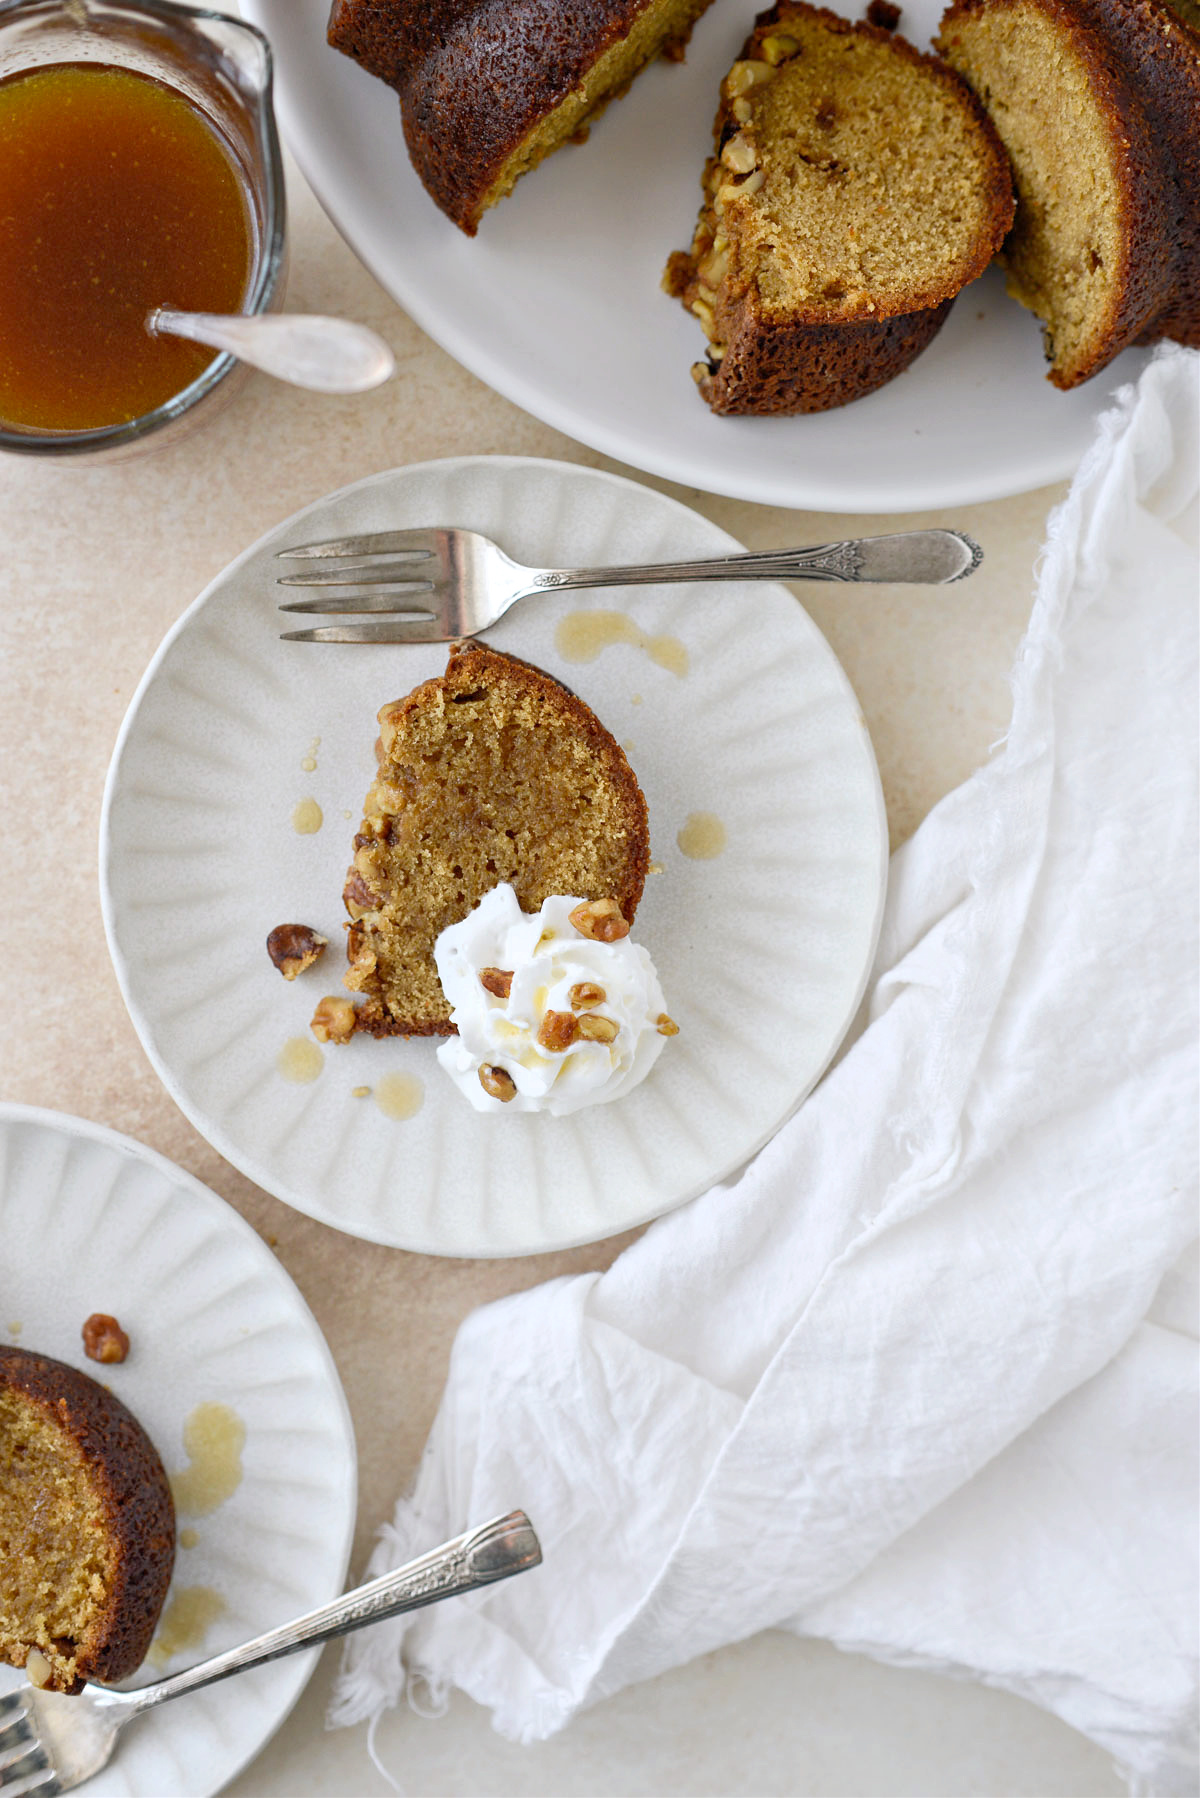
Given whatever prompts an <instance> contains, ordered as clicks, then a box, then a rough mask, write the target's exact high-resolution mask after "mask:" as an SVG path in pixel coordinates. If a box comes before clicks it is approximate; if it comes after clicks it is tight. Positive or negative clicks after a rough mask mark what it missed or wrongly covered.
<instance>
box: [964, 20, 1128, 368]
mask: <svg viewBox="0 0 1200 1798" xmlns="http://www.w3.org/2000/svg"><path fill="white" fill-rule="evenodd" d="M952 30H953V36H954V39H955V42H954V44H953V46H952V48H951V50H950V54H951V59H952V61H953V62H954V63H955V64H956V66H962V67H964V68H965V69H967V70H968V71H970V75H971V79H972V82H973V84H974V85H975V86H976V87H977V91H978V92H979V97H980V99H981V100H982V101H983V103H984V105H985V106H986V107H987V110H988V112H989V114H990V116H991V118H992V122H993V123H994V124H995V126H996V129H997V131H998V132H999V133H1000V137H1001V139H1002V140H1003V143H1004V146H1005V148H1006V149H1007V151H1008V153H1009V156H1010V158H1011V160H1012V165H1013V171H1014V179H1015V182H1016V188H1017V216H1016V221H1015V223H1014V226H1013V229H1012V231H1011V233H1010V234H1009V237H1008V240H1007V242H1006V243H1005V246H1004V263H1005V267H1006V269H1007V271H1008V285H1009V290H1010V292H1011V293H1012V294H1013V297H1014V298H1015V299H1018V300H1019V301H1020V302H1021V304H1022V305H1024V306H1027V307H1028V308H1029V310H1030V311H1031V312H1035V313H1036V314H1037V316H1038V317H1039V318H1041V319H1043V320H1045V321H1047V324H1048V340H1047V353H1048V354H1050V355H1052V356H1053V358H1054V361H1055V363H1056V365H1057V367H1058V368H1059V370H1060V371H1062V372H1063V373H1064V374H1065V375H1066V376H1067V377H1068V378H1069V377H1070V375H1071V374H1072V372H1073V371H1074V369H1075V368H1076V367H1077V366H1079V365H1080V364H1082V363H1083V362H1084V360H1085V359H1086V358H1087V357H1088V355H1089V351H1090V348H1091V340H1092V337H1093V335H1094V334H1095V333H1096V331H1097V329H1098V327H1099V328H1106V327H1107V325H1108V322H1109V321H1110V320H1112V319H1113V318H1115V316H1116V314H1117V311H1118V308H1119V306H1120V298H1121V290H1122V284H1123V281H1124V279H1125V276H1126V270H1125V254H1124V243H1125V231H1124V219H1125V213H1126V200H1125V195H1124V192H1123V185H1122V169H1121V163H1120V160H1119V157H1118V150H1119V141H1118V140H1117V139H1116V138H1115V137H1114V134H1113V132H1112V130H1111V127H1110V125H1109V122H1108V119H1107V117H1106V115H1105V113H1104V112H1103V111H1102V110H1101V108H1100V107H1099V106H1098V105H1097V103H1096V98H1095V77H1094V74H1093V71H1092V70H1091V69H1090V68H1089V66H1088V64H1087V62H1086V61H1085V59H1084V57H1083V56H1082V55H1081V54H1080V51H1079V48H1078V43H1077V40H1076V39H1074V38H1072V37H1070V36H1068V35H1067V34H1065V33H1064V32H1063V31H1062V30H1061V29H1060V28H1059V26H1058V22H1057V20H1056V19H1055V17H1054V16H1053V15H1052V14H1049V13H1046V12H1043V11H1041V10H1040V9H1039V8H1037V7H1033V6H1029V7H1025V6H1004V7H996V8H994V9H986V10H981V11H979V12H977V13H975V14H973V15H972V16H970V17H965V18H960V19H958V20H956V22H955V24H954V26H953V28H952Z"/></svg>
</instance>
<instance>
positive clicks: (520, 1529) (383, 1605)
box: [93, 1511, 542, 1719]
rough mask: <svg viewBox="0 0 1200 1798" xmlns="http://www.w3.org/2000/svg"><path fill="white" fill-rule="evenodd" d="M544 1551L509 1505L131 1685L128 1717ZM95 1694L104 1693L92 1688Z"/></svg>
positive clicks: (486, 1582)
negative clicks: (298, 1613)
mask: <svg viewBox="0 0 1200 1798" xmlns="http://www.w3.org/2000/svg"><path fill="white" fill-rule="evenodd" d="M541 1558H542V1550H541V1546H540V1544H539V1542H538V1539H537V1537H536V1535H535V1534H534V1532H533V1526H532V1524H531V1523H530V1521H529V1519H528V1517H526V1515H525V1513H524V1511H510V1512H509V1513H508V1515H507V1516H506V1517H495V1518H493V1519H492V1521H491V1522H490V1523H484V1524H481V1525H480V1526H479V1528H478V1529H474V1530H468V1531H467V1533H466V1535H463V1536H456V1537H455V1538H454V1540H453V1541H452V1542H443V1543H442V1545H441V1547H440V1548H434V1549H431V1550H430V1552H429V1553H428V1554H424V1555H420V1556H418V1558H417V1559H416V1560H415V1561H408V1562H407V1563H406V1564H405V1565H404V1566H403V1567H397V1568H395V1569H394V1570H393V1571H392V1572H391V1573H385V1574H383V1575H381V1577H380V1578H379V1579H375V1580H371V1581H370V1582H369V1583H368V1584H367V1585H365V1586H359V1587H358V1588H357V1589H356V1590H355V1591H353V1592H347V1593H345V1594H344V1595H343V1596H342V1597H341V1598H335V1599H334V1600H333V1602H332V1603H331V1604H327V1605H322V1606H321V1608H320V1609H319V1610H316V1611H310V1612H309V1613H308V1615H307V1616H305V1617H298V1618H297V1619H296V1620H295V1622H294V1623H285V1624H283V1625H281V1626H280V1628H278V1629H272V1630H268V1631H267V1633H266V1635H264V1636H256V1637H255V1638H254V1640H253V1641H252V1642H243V1643H242V1644H241V1646H240V1647H238V1648H230V1649H227V1650H226V1651H225V1653H224V1654H217V1655H213V1657H212V1659H211V1660H207V1661H201V1662H199V1663H198V1665H197V1666H195V1667H188V1668H185V1670H184V1671H183V1672H182V1673H176V1674H175V1675H174V1676H173V1677H172V1678H170V1679H163V1680H159V1681H158V1683H157V1684H156V1685H152V1686H142V1687H140V1688H139V1689H137V1690H135V1691H132V1692H121V1693H114V1694H113V1697H114V1699H116V1700H118V1701H119V1708H120V1710H121V1711H122V1713H123V1714H124V1718H126V1719H127V1718H128V1717H130V1716H136V1715H137V1713H138V1712H139V1711H145V1710H149V1709H150V1708H151V1706H152V1705H156V1704H165V1703H166V1702H167V1700H168V1699H169V1698H178V1697H180V1696H181V1695H182V1694H183V1693H184V1692H194V1691H196V1690H197V1688H198V1687H200V1686H210V1685H212V1684H213V1682H214V1681H215V1680H218V1679H227V1678H228V1676H229V1675H230V1674H231V1673H240V1672H241V1671H242V1670H243V1668H246V1667H258V1666H261V1665H262V1663H263V1662H264V1661H276V1660H278V1659H279V1658H280V1656H282V1655H285V1654H295V1653H296V1652H297V1651H298V1650H299V1649H301V1648H308V1647H310V1646H312V1644H313V1643H316V1642H328V1641H330V1640H331V1639H332V1637H334V1636H345V1635H348V1634H349V1633H350V1631H351V1630H355V1629H361V1628H362V1627H363V1625H364V1624H367V1623H377V1622H379V1621H380V1620H381V1619H383V1618H384V1617H395V1616H398V1615H399V1613H400V1612H402V1611H415V1610H417V1609H419V1608H420V1607H421V1606H422V1605H427V1604H436V1603H437V1601H438V1600H439V1599H441V1598H453V1597H454V1596H455V1594H456V1593H459V1592H473V1591H474V1590H475V1589H476V1587H478V1586H490V1585H492V1584H493V1583H494V1582H495V1581H496V1580H502V1579H509V1578H510V1577H511V1576H512V1575H513V1574H514V1573H523V1572H524V1571H525V1569H526V1568H528V1567H536V1566H537V1564H538V1562H539V1561H540V1560H541ZM93 1696H96V1697H98V1696H99V1693H98V1692H96V1691H95V1688H93Z"/></svg>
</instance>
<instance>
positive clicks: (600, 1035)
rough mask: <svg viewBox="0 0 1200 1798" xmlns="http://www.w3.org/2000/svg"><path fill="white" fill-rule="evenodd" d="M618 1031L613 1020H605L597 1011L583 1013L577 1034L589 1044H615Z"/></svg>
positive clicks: (618, 1027)
mask: <svg viewBox="0 0 1200 1798" xmlns="http://www.w3.org/2000/svg"><path fill="white" fill-rule="evenodd" d="M619 1029H620V1025H619V1024H618V1023H617V1021H616V1019H615V1018H606V1017H604V1016H602V1014H601V1013H600V1012H598V1011H585V1012H584V1014H583V1016H582V1017H581V1018H580V1020H579V1034H580V1036H582V1037H583V1038H584V1040H585V1041H586V1042H589V1043H612V1042H615V1041H616V1038H617V1032H618V1030H619Z"/></svg>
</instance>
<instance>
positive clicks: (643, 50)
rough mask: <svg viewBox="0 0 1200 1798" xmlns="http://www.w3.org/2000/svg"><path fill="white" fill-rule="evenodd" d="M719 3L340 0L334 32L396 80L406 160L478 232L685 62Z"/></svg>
mask: <svg viewBox="0 0 1200 1798" xmlns="http://www.w3.org/2000/svg"><path fill="white" fill-rule="evenodd" d="M710 4H711V0H334V3H333V9H332V11H331V13H330V15H329V30H328V39H329V42H330V43H331V44H332V45H333V47H334V49H335V50H341V51H342V52H343V53H344V54H345V55H347V56H351V57H353V58H354V59H355V61H357V62H359V63H361V64H362V66H363V67H364V68H365V69H368V70H369V71H370V73H371V74H373V75H377V76H378V77H379V78H380V80H382V81H385V82H387V84H388V85H389V86H390V87H393V88H395V90H396V92H397V93H398V94H399V96H400V113H401V119H402V121H403V125H404V137H405V142H406V143H407V145H408V154H409V159H410V161H411V162H412V165H413V168H414V169H415V170H416V172H417V174H418V175H419V177H420V179H421V181H422V182H423V184H424V186H425V188H426V189H427V190H428V192H429V194H430V195H431V197H432V198H433V199H434V201H436V203H437V205H438V206H440V207H441V209H442V211H443V212H444V213H446V214H447V215H448V216H449V217H450V218H452V219H453V220H454V223H455V224H456V225H457V226H458V227H459V229H460V230H462V231H465V232H466V233H467V235H468V236H469V237H474V235H475V233H476V231H477V230H478V228H479V221H480V218H481V217H482V215H483V214H484V213H485V212H486V211H487V209H488V208H489V207H490V206H494V205H495V204H496V202H497V201H498V200H502V199H503V198H504V196H505V195H506V194H508V193H511V192H512V189H513V187H514V186H515V184H516V182H517V181H518V180H519V179H520V177H521V176H522V175H525V174H528V173H529V171H530V170H531V169H534V168H536V167H537V165H538V163H539V162H541V161H542V160H543V159H544V158H545V157H546V156H548V155H550V153H551V151H553V150H557V149H558V148H559V146H560V145H561V144H563V143H565V142H567V140H568V139H575V140H578V139H579V138H580V137H581V136H583V135H586V131H587V127H588V124H589V122H590V121H591V120H592V119H594V118H595V117H596V116H597V114H598V113H599V112H601V111H602V110H603V108H604V107H605V106H606V105H607V104H608V102H609V101H610V100H613V99H616V98H617V97H618V96H619V95H621V94H623V93H624V92H625V90H626V88H628V87H629V85H630V83H631V82H632V81H633V79H634V77H635V76H636V75H638V74H639V73H640V72H641V70H642V69H643V68H644V67H645V66H646V64H647V63H649V62H651V61H652V60H653V59H654V58H655V57H656V56H660V55H661V56H664V57H666V58H667V59H668V60H671V61H680V60H681V59H682V56H683V51H684V46H685V44H686V43H687V40H688V37H689V35H690V33H691V29H692V26H693V24H694V23H695V21H696V19H697V18H698V17H699V15H700V14H701V13H702V12H703V11H704V9H705V7H706V6H708V5H710Z"/></svg>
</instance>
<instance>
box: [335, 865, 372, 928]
mask: <svg viewBox="0 0 1200 1798" xmlns="http://www.w3.org/2000/svg"><path fill="white" fill-rule="evenodd" d="M342 904H343V905H344V906H345V908H346V910H347V911H348V912H349V913H350V916H351V917H352V918H354V919H355V920H356V921H357V920H358V919H359V918H361V917H362V915H363V913H364V912H368V911H376V910H377V909H378V907H379V895H378V894H377V893H373V892H372V891H371V889H370V887H369V886H368V885H367V883H366V881H365V880H364V879H363V877H362V875H361V874H360V873H359V871H358V869H357V868H351V870H350V875H349V878H348V880H347V881H346V884H345V886H344V887H343V888H342Z"/></svg>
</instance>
